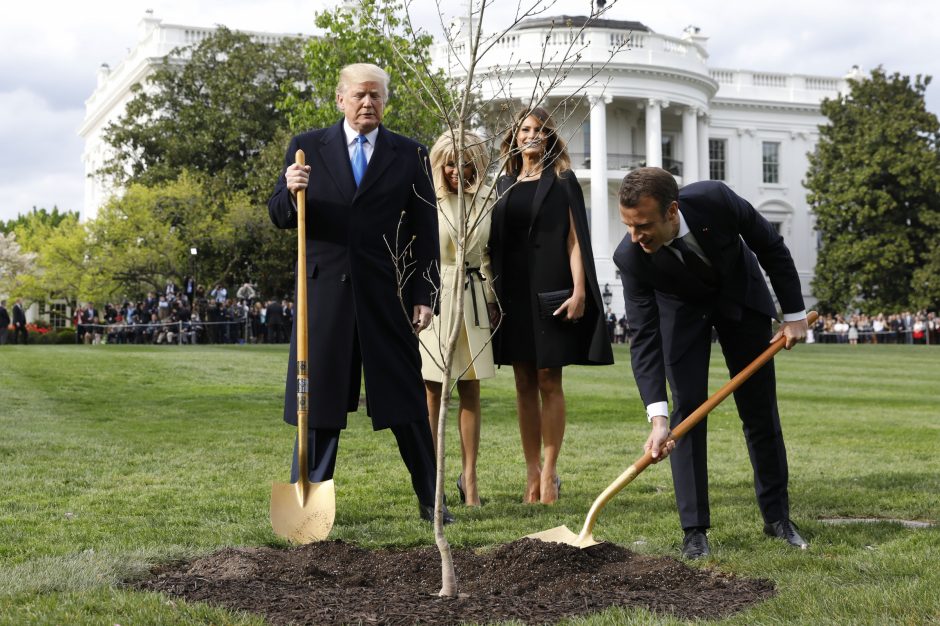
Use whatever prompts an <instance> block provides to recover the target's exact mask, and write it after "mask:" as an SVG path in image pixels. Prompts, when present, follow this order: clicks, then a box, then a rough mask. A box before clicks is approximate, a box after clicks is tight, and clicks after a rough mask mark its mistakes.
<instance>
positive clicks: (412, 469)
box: [290, 419, 437, 506]
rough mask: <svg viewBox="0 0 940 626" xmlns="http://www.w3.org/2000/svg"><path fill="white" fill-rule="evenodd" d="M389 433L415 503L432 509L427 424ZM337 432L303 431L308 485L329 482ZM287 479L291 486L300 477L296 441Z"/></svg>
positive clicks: (430, 444) (432, 459)
mask: <svg viewBox="0 0 940 626" xmlns="http://www.w3.org/2000/svg"><path fill="white" fill-rule="evenodd" d="M391 430H392V433H393V434H394V435H395V440H396V441H397V442H398V451H399V453H400V454H401V458H402V460H403V461H404V462H405V467H407V468H408V472H409V473H410V474H411V486H412V488H413V489H414V492H415V495H416V496H417V497H418V503H419V504H423V505H426V506H433V505H434V485H435V479H436V472H437V463H436V462H435V455H434V442H433V440H432V439H431V427H430V425H429V424H428V421H427V420H426V419H423V420H420V421H417V422H412V423H410V424H403V425H400V426H392V428H391ZM340 432H341V431H340V430H335V429H320V428H311V429H309V430H308V431H307V436H308V441H309V443H308V445H307V456H308V461H307V468H308V474H309V480H310V482H314V483H319V482H323V481H325V480H329V479H331V478H333V471H334V469H335V468H336V452H337V451H338V450H339V435H340ZM290 475H291V482H295V481H296V480H297V479H298V477H299V476H300V473H299V469H298V467H297V442H296V440H295V441H294V458H293V463H292V465H291V472H290Z"/></svg>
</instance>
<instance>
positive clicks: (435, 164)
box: [430, 131, 489, 198]
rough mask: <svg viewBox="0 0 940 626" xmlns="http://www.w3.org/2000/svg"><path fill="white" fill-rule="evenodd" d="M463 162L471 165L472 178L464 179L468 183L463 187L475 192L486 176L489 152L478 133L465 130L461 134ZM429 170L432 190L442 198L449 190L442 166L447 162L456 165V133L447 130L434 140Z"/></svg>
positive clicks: (467, 190)
mask: <svg viewBox="0 0 940 626" xmlns="http://www.w3.org/2000/svg"><path fill="white" fill-rule="evenodd" d="M463 145H464V148H463V162H464V164H468V165H472V166H473V180H472V181H465V182H470V184H469V185H468V186H467V187H466V188H465V189H464V191H466V192H468V193H476V191H477V189H479V188H480V184H481V183H482V182H483V178H484V177H485V176H486V166H487V164H488V162H489V154H488V150H487V149H486V143H485V142H484V141H483V138H481V137H480V136H479V135H475V134H473V133H469V132H465V133H464V134H463ZM430 156H431V172H432V173H433V176H434V190H435V191H436V192H437V196H438V197H439V198H444V197H446V195H447V194H448V193H452V192H451V191H450V187H449V186H448V185H447V181H446V180H445V179H444V166H445V165H446V164H447V163H451V162H452V163H453V164H454V166H456V165H457V137H456V133H453V132H452V131H447V132H446V133H444V134H443V135H441V136H440V137H439V138H438V140H437V141H435V142H434V147H433V148H431V155H430Z"/></svg>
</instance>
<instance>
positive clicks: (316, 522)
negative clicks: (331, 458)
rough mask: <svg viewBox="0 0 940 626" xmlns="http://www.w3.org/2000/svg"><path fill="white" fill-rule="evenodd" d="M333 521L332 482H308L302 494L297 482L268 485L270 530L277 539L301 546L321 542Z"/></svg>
mask: <svg viewBox="0 0 940 626" xmlns="http://www.w3.org/2000/svg"><path fill="white" fill-rule="evenodd" d="M302 491H303V492H305V493H302ZM335 518H336V491H335V489H334V487H333V481H332V480H327V481H324V482H322V483H310V482H308V483H306V485H304V488H303V490H302V489H301V484H300V482H296V483H273V484H272V485H271V528H273V529H274V533H275V534H276V535H277V536H278V537H283V538H284V539H287V540H288V541H290V542H292V543H300V544H304V543H311V542H313V541H323V540H324V539H326V537H327V535H329V534H330V529H332V528H333V520H334V519H335Z"/></svg>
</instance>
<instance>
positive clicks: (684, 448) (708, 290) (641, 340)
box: [614, 167, 808, 558]
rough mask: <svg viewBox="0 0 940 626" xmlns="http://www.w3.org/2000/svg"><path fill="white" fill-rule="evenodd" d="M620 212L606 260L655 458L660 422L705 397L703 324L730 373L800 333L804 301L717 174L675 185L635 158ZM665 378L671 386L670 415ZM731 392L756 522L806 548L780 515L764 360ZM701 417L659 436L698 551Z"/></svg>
mask: <svg viewBox="0 0 940 626" xmlns="http://www.w3.org/2000/svg"><path fill="white" fill-rule="evenodd" d="M620 217H621V221H623V223H624V224H626V226H627V230H628V234H627V236H626V237H624V239H623V241H621V242H620V245H619V246H618V247H617V251H616V252H615V253H614V262H615V263H616V265H617V267H618V268H619V269H620V272H621V276H622V280H623V289H624V298H625V303H626V312H627V321H628V323H629V326H630V339H631V341H630V355H631V361H632V365H633V375H634V378H635V379H636V384H637V387H638V388H639V391H640V396H641V398H642V399H643V403H644V404H645V405H646V410H647V417H648V419H649V421H650V423H651V425H652V430H651V432H650V435H649V438H648V439H647V441H646V444H645V446H644V447H645V448H646V449H647V450H652V451H653V456H654V459H656V460H657V461H658V460H661V456H660V454H659V451H660V448H661V447H662V445H663V442H664V441H665V440H666V438H667V437H668V435H669V429H670V427H675V426H676V425H677V424H679V422H681V421H682V420H683V419H684V418H685V417H686V416H687V415H689V414H690V413H692V412H693V411H694V410H695V409H697V408H698V407H699V406H700V405H701V404H702V403H703V402H704V401H705V400H706V399H707V396H708V363H709V357H710V352H711V340H712V329H713V328H714V329H715V330H716V331H717V333H718V340H719V342H720V344H721V350H722V353H723V354H724V357H725V363H726V364H727V366H728V370H729V373H730V375H731V376H734V375H735V374H737V373H738V372H739V371H741V370H742V369H744V368H745V367H746V366H747V365H748V364H749V363H750V362H751V361H752V360H754V358H755V357H757V356H758V355H759V354H760V353H761V352H763V351H764V350H765V349H766V348H767V344H768V343H769V342H772V341H773V340H775V339H777V338H778V337H780V336H784V337H786V347H787V349H789V348H791V347H792V346H793V345H794V344H795V343H796V342H798V341H799V340H801V339H803V338H804V337H805V336H806V331H807V325H806V311H805V307H804V304H803V297H802V295H801V289H800V280H799V276H798V275H797V271H796V267H795V266H794V264H793V259H792V257H791V256H790V252H789V250H787V247H786V245H785V244H784V242H783V238H782V237H781V236H780V235H779V234H778V233H777V232H776V230H775V229H774V228H773V226H771V224H770V223H769V222H768V221H767V220H766V219H764V218H763V217H762V216H761V215H760V214H759V213H758V212H757V211H756V210H754V207H752V206H751V205H750V204H749V203H748V202H747V201H746V200H744V199H743V198H741V197H740V196H738V195H737V194H735V193H734V192H733V191H731V189H729V188H728V187H727V186H726V185H725V184H723V183H720V182H716V181H705V182H699V183H692V184H690V185H687V186H686V187H684V188H683V189H682V191H681V192H680V191H679V189H678V186H677V185H676V181H675V178H673V176H672V175H671V174H670V173H669V172H667V171H665V170H663V169H661V168H656V167H645V168H639V169H637V170H634V171H632V172H630V173H629V174H628V175H627V176H626V177H625V178H624V179H623V184H622V185H621V187H620ZM761 267H763V269H764V270H765V271H766V272H767V275H768V276H769V277H770V282H771V285H772V286H773V289H774V293H775V294H776V296H777V300H778V301H779V302H780V306H781V308H782V310H783V320H782V323H781V326H780V329H779V330H778V331H777V333H776V335H773V337H771V334H772V332H771V318H774V317H776V315H777V311H776V307H775V306H774V303H773V300H772V298H771V296H770V291H769V290H768V289H767V284H766V282H765V280H764V277H763V275H762V273H761ZM665 379H668V381H669V387H670V389H671V390H672V398H673V409H672V412H671V413H670V412H669V410H668V404H667V398H666V386H665ZM734 400H735V403H736V404H737V408H738V415H739V416H740V418H741V422H742V424H743V428H744V436H745V439H746V441H747V447H748V452H749V454H750V459H751V465H752V466H753V468H754V489H755V491H756V493H757V503H758V506H759V508H760V511H761V514H762V515H763V518H764V532H765V533H766V534H767V535H770V536H772V537H778V538H780V539H783V540H784V541H787V542H788V543H789V544H791V545H793V546H796V547H799V548H806V547H807V546H808V544H807V543H806V541H805V540H804V539H803V538H802V537H801V536H800V534H799V532H798V531H797V529H796V527H795V526H794V524H793V523H792V522H791V521H790V507H789V498H788V494H787V480H788V476H787V456H786V450H785V448H784V444H783V434H782V431H781V428H780V416H779V414H778V412H777V397H776V381H775V378H774V367H773V361H771V362H770V363H768V364H766V365H764V367H763V368H761V369H760V370H758V371H757V373H755V374H754V375H753V376H752V377H751V378H750V379H749V380H748V381H747V382H746V383H744V384H743V385H742V386H741V387H740V388H739V389H738V391H736V392H735V394H734ZM667 416H668V417H667ZM706 421H707V418H706V419H705V420H702V421H701V422H700V423H699V424H698V425H697V426H696V427H695V428H693V429H692V430H691V431H689V433H688V434H687V435H686V436H685V437H684V438H682V439H681V440H680V441H679V442H678V443H674V442H670V443H669V444H667V449H666V451H665V452H666V454H670V455H671V456H670V460H671V465H672V477H673V485H674V487H675V492H676V504H677V506H678V509H679V521H680V522H681V524H682V528H683V530H684V531H685V538H684V539H683V542H682V554H683V556H685V557H687V558H700V557H704V556H707V555H708V554H710V548H709V545H708V538H707V537H706V534H705V531H706V530H707V529H708V528H709V527H710V526H711V518H710V512H709V505H708V469H707V461H706V434H707V430H706ZM657 457H658V458H657Z"/></svg>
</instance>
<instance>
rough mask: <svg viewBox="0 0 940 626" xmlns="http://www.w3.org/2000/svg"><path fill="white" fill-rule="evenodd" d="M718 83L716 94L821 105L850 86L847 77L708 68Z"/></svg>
mask: <svg viewBox="0 0 940 626" xmlns="http://www.w3.org/2000/svg"><path fill="white" fill-rule="evenodd" d="M708 73H709V75H710V76H711V77H712V79H713V80H714V81H715V82H717V83H718V85H719V88H718V93H717V94H716V95H715V97H716V98H718V99H722V98H730V99H744V100H756V101H768V102H770V101H772V102H792V103H797V104H811V105H818V104H819V103H820V102H821V101H822V99H823V98H831V97H835V96H836V95H837V94H839V93H845V92H846V91H847V90H848V85H847V83H846V81H845V80H844V79H842V78H836V77H833V76H806V75H804V74H781V73H778V72H751V71H747V70H729V69H721V68H712V69H709V71H708Z"/></svg>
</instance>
